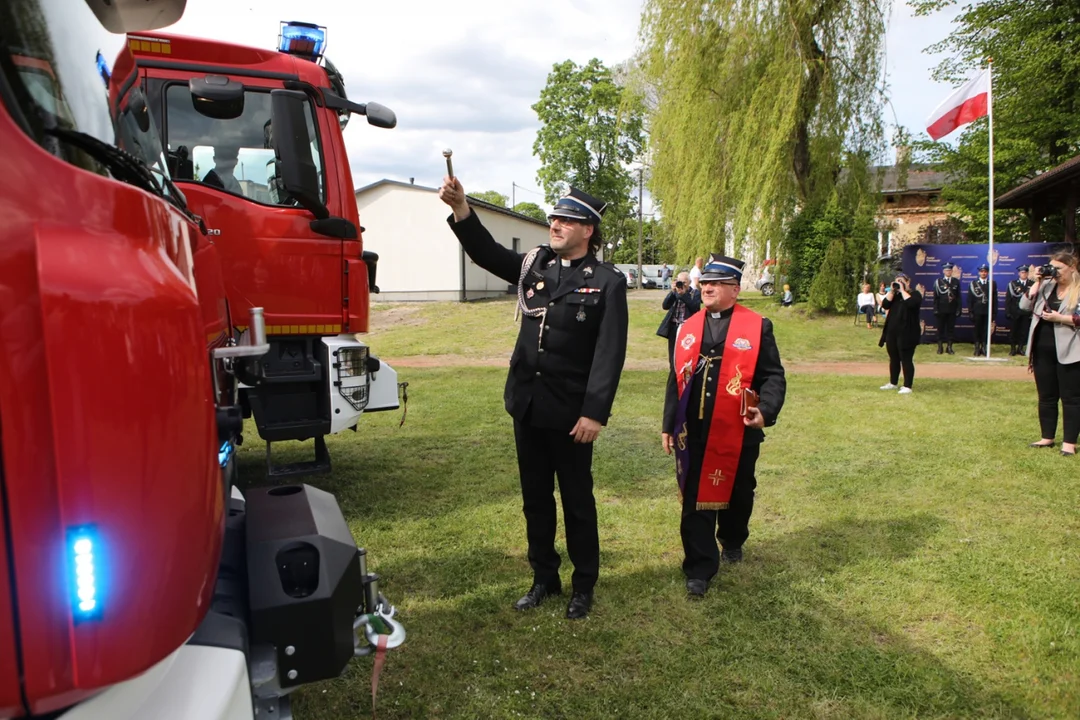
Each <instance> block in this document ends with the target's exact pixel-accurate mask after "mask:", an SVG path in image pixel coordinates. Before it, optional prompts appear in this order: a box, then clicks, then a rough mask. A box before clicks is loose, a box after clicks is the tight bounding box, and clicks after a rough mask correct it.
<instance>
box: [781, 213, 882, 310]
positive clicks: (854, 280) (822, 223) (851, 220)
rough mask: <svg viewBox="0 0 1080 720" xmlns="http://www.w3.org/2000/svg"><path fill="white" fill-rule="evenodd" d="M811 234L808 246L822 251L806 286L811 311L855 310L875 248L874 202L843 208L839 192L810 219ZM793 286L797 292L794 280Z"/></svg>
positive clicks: (815, 250) (869, 270)
mask: <svg viewBox="0 0 1080 720" xmlns="http://www.w3.org/2000/svg"><path fill="white" fill-rule="evenodd" d="M808 235H809V241H808V242H807V243H806V248H807V249H809V248H813V252H814V253H818V252H820V253H821V259H820V261H816V265H815V266H814V268H815V270H816V272H815V273H814V275H813V279H812V280H811V281H810V284H809V293H807V292H805V289H806V287H805V286H803V290H804V292H803V295H804V296H805V297H806V299H807V305H808V306H809V308H810V310H811V312H814V311H824V312H837V313H843V312H849V311H852V310H854V309H855V297H856V295H857V294H858V292H859V285H861V284H862V283H863V282H864V280H865V279H866V278H867V276H868V275H869V274H870V273H871V267H872V265H871V263H872V262H873V260H874V255H875V250H876V239H877V228H876V227H875V224H874V207H873V206H872V204H871V203H864V204H862V205H861V206H860V207H858V208H855V209H852V208H850V207H844V203H843V200H842V198H841V196H840V195H839V194H838V195H837V196H835V197H833V198H832V199H831V200H830V202H829V203H828V204H827V205H826V206H825V207H824V209H823V210H822V211H821V212H820V213H819V214H817V216H816V217H814V218H813V220H812V221H810V224H809V228H808ZM792 288H793V292H794V288H795V284H794V283H792Z"/></svg>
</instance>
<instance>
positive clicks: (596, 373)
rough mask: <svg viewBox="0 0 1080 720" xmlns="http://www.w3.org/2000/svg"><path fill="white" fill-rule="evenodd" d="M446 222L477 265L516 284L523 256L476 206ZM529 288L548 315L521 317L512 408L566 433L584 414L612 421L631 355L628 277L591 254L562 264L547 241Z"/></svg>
mask: <svg viewBox="0 0 1080 720" xmlns="http://www.w3.org/2000/svg"><path fill="white" fill-rule="evenodd" d="M447 222H448V223H449V224H450V227H451V229H453V231H454V234H455V235H457V238H458V240H459V241H460V242H461V246H462V247H463V248H464V249H465V252H466V253H468V255H469V257H470V258H472V259H473V261H474V262H475V263H476V264H477V265H479V266H480V267H482V268H484V269H485V270H487V271H488V272H490V273H492V274H494V275H497V276H498V277H500V278H502V279H503V280H506V281H507V282H508V283H511V284H513V285H514V286H515V287H516V286H517V284H518V278H519V277H520V276H521V268H522V264H523V261H524V258H525V256H524V255H522V254H520V253H516V252H514V251H513V250H510V249H509V248H506V247H503V246H502V245H500V244H499V243H497V242H496V241H495V239H494V238H492V237H491V233H489V232H488V230H487V228H485V227H484V226H483V224H482V223H481V222H480V219H479V218H478V217H477V216H476V212H475V211H473V212H472V213H470V214H469V217H467V218H465V219H464V220H462V221H461V222H458V223H456V222H454V216H453V215H450V217H449V218H447ZM523 288H524V290H523V292H524V293H525V305H526V307H528V308H530V309H533V308H546V309H547V315H546V317H543V316H537V317H529V316H528V315H524V314H522V316H521V328H520V330H519V331H518V337H517V344H516V345H515V346H514V353H513V355H512V356H511V357H510V371H509V373H508V374H507V378H506V389H505V391H504V394H503V401H504V403H505V405H506V411H507V412H508V413H510V415H512V416H513V417H514V418H515V419H517V420H519V421H520V420H524V419H525V417H526V414H527V413H529V410H530V408H531V410H532V412H531V414H529V422H530V423H531V424H532V425H535V426H537V427H544V428H551V429H556V430H566V431H567V432H569V431H570V429H571V428H572V427H573V426H574V424H575V423H576V422H577V421H578V419H579V418H581V417H587V418H591V419H593V420H596V421H598V422H600V423H601V424H604V425H606V424H607V421H608V418H609V417H610V416H611V405H612V403H613V402H614V401H615V391H616V390H617V389H618V387H619V376H620V374H621V373H622V368H623V363H624V362H625V360H626V334H627V328H628V325H629V320H628V314H627V307H626V277H625V276H624V275H623V274H622V273H621V272H620V271H619V270H618V269H617V268H616V267H615V266H614V265H612V264H611V263H604V262H600V261H599V260H597V259H596V256H594V255H592V254H589V255H586V256H585V257H584V258H583V259H582V260H581V261H580V262H577V263H576V265H575V266H574V267H562V266H561V263H560V262H559V258H558V256H557V255H556V254H555V252H554V251H553V250H552V249H551V248H550V247H548V246H546V245H545V246H542V247H541V250H540V252H539V253H538V255H537V257H536V261H535V262H534V263H533V265H532V269H531V271H530V272H529V274H528V276H527V277H526V278H525V280H524V283H523ZM541 329H542V330H543V334H542V335H541Z"/></svg>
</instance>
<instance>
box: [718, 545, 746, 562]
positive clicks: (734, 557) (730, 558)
mask: <svg viewBox="0 0 1080 720" xmlns="http://www.w3.org/2000/svg"><path fill="white" fill-rule="evenodd" d="M720 562H722V563H738V562H742V548H731V549H730V550H728V549H727V548H724V549H723V550H721V551H720Z"/></svg>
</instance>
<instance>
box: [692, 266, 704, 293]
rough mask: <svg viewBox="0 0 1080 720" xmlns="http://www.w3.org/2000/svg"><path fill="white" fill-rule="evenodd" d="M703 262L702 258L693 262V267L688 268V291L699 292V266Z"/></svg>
mask: <svg viewBox="0 0 1080 720" xmlns="http://www.w3.org/2000/svg"><path fill="white" fill-rule="evenodd" d="M703 262H705V259H704V258H698V259H697V260H695V261H694V267H692V268H690V289H691V290H697V291H698V292H701V264H702V263H703Z"/></svg>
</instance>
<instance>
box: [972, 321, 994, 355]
mask: <svg viewBox="0 0 1080 720" xmlns="http://www.w3.org/2000/svg"><path fill="white" fill-rule="evenodd" d="M974 320H975V345H976V346H979V347H982V348H986V327H987V325H988V324H989V322H990V316H989V315H975V316H974Z"/></svg>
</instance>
